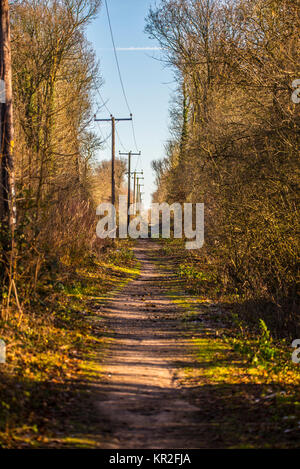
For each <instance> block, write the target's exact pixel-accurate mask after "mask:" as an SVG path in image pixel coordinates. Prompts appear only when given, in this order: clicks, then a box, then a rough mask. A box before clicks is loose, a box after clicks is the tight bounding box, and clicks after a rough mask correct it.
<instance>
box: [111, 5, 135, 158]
mask: <svg viewBox="0 0 300 469" xmlns="http://www.w3.org/2000/svg"><path fill="white" fill-rule="evenodd" d="M105 7H106V13H107V19H108V24H109V30H110V36H111V42H112V45H113V50H114V56H115V60H116V65H117V70H118V75H119V80H120V84H121V88H122V92H123V96H124V100H125V103H126V106H127V109H128V111H129V114H131V117H132V111H131V108H130V106H129V102H128V99H127V94H126V91H125V86H124V82H123V78H122V74H121V68H120V64H119V59H118V54H117V49H116V44H115V39H114V34H113V29H112V24H111V19H110V13H109V9H108V4H107V0H105ZM131 127H132V135H133V141H134V145H135V149H136V150H137V151H138V145H137V140H136V133H135V128H134V122H133V117H132V121H131Z"/></svg>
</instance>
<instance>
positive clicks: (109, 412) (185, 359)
mask: <svg viewBox="0 0 300 469" xmlns="http://www.w3.org/2000/svg"><path fill="white" fill-rule="evenodd" d="M155 249H158V246H156V245H155V244H154V243H153V242H149V241H140V242H139V243H138V244H137V247H136V249H135V255H136V257H137V259H138V260H139V261H140V263H141V274H140V276H139V278H138V279H137V280H135V281H132V282H131V283H129V284H128V285H127V287H126V288H125V289H124V290H123V292H121V293H120V294H119V295H118V297H117V298H116V299H114V300H112V301H111V302H110V303H109V304H107V305H106V306H105V307H104V309H103V310H102V314H103V316H104V319H105V321H106V324H107V325H108V327H109V329H110V330H113V332H114V334H113V338H114V339H113V341H112V343H111V345H110V348H109V352H108V355H107V356H106V359H105V361H104V364H103V371H104V379H103V381H102V383H101V385H100V394H99V400H97V403H96V407H97V410H98V412H99V419H100V421H101V427H102V428H101V429H99V430H100V432H99V433H100V434H101V435H102V437H101V440H102V439H103V440H102V441H101V446H102V447H103V448H115V449H122V448H123V449H124V448H130V449H131V448H154V449H158V448H159V449H166V448H199V447H205V446H206V445H205V442H204V441H200V442H199V436H200V434H201V433H202V434H203V431H202V432H201V426H202V424H201V418H200V415H199V408H198V407H196V406H195V405H193V404H191V402H190V401H191V399H189V396H188V389H181V388H180V386H179V384H178V383H179V381H177V379H176V376H177V375H178V373H180V370H181V369H182V366H184V365H186V366H193V361H194V358H193V356H192V353H191V344H190V343H189V338H188V337H186V334H184V333H183V323H182V321H181V320H180V318H179V311H178V309H177V308H176V306H175V305H174V304H173V303H172V302H171V301H170V300H169V299H168V298H167V297H166V296H165V295H164V292H165V291H166V289H167V281H168V277H167V276H166V274H165V273H164V272H161V271H159V269H158V268H157V266H156V265H155V264H154V263H153V261H151V258H150V256H149V253H150V252H151V253H152V252H153V250H155ZM202 430H203V429H202Z"/></svg>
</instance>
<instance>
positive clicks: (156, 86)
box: [88, 0, 174, 205]
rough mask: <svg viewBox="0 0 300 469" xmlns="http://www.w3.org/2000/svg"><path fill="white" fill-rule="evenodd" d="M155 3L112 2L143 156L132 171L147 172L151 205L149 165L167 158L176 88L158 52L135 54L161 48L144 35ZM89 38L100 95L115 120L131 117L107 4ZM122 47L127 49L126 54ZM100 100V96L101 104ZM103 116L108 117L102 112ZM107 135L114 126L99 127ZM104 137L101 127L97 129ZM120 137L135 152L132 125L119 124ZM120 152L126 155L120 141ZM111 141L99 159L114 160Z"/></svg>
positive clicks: (137, 0)
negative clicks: (170, 111) (96, 61)
mask: <svg viewBox="0 0 300 469" xmlns="http://www.w3.org/2000/svg"><path fill="white" fill-rule="evenodd" d="M153 3H154V1H153V0H108V8H109V11H110V17H111V23H112V28H113V32H114V38H115V43H116V46H117V48H118V49H120V50H118V58H119V64H120V68H121V73H122V77H123V82H124V86H125V90H126V94H127V98H128V102H129V105H130V108H131V110H132V113H133V116H134V124H135V131H136V140H137V144H138V146H139V150H141V152H142V157H141V159H139V158H138V157H133V166H134V167H133V169H135V167H136V165H137V170H138V171H140V170H141V169H143V170H144V176H145V181H144V183H145V187H144V191H145V195H144V202H145V204H146V205H149V203H150V202H151V193H152V192H153V191H154V190H155V185H154V175H153V173H152V170H151V166H150V163H151V161H152V160H153V159H157V158H161V157H163V156H164V143H165V141H166V140H167V138H168V122H169V117H168V107H169V100H170V95H171V93H172V89H173V88H174V79H173V75H172V71H171V70H170V69H169V68H166V67H165V65H164V64H163V63H162V62H161V61H159V60H155V59H154V58H153V57H156V58H159V57H160V55H161V52H160V51H159V50H136V49H138V48H157V47H158V44H157V43H156V42H155V41H153V40H150V39H148V36H147V35H146V34H145V33H144V28H145V17H146V15H147V13H148V10H149V7H150V5H151V4H153ZM88 39H89V41H90V42H91V43H92V44H93V47H94V49H95V51H96V54H97V57H98V59H99V60H100V68H101V74H102V77H103V79H104V85H103V86H102V88H101V94H102V96H103V98H104V99H105V101H106V100H107V101H108V102H107V106H108V108H109V109H110V110H111V111H112V113H113V114H114V116H115V117H128V114H129V112H128V109H127V106H126V103H125V100H124V98H123V94H122V89H121V85H120V82H119V78H118V72H117V67H116V63H115V58H114V54H113V48H112V43H111V38H110V32H109V25H108V21H107V16H106V10H105V5H104V1H103V5H102V8H101V11H100V13H99V15H98V18H97V19H96V20H95V21H94V22H93V24H91V25H90V26H89V28H88ZM123 49H124V50H123ZM100 103H101V100H100V98H99V104H100ZM97 117H99V118H106V117H109V115H108V112H107V111H106V110H105V109H103V110H102V111H101V112H99V113H98V114H97ZM100 128H101V133H102V135H103V136H108V135H109V134H110V129H111V127H110V124H109V123H107V124H101V127H100ZM97 129H98V132H99V134H100V130H99V127H97ZM118 133H119V136H120V139H121V141H122V144H123V145H124V147H125V149H126V150H128V151H129V150H132V151H136V148H135V145H134V141H133V137H132V129H131V125H130V122H120V123H118ZM116 142H117V143H116V153H117V154H118V153H119V150H120V151H124V148H123V147H122V146H121V144H120V142H119V141H118V139H117V141H116ZM110 143H111V142H110V139H108V141H107V144H106V145H105V148H104V149H103V150H102V151H100V152H99V154H98V159H99V161H101V160H103V159H108V158H110V155H111V153H110V152H111V150H110Z"/></svg>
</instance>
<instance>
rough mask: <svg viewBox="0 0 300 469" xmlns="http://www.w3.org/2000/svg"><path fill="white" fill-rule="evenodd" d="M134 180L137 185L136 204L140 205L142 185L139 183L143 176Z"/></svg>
mask: <svg viewBox="0 0 300 469" xmlns="http://www.w3.org/2000/svg"><path fill="white" fill-rule="evenodd" d="M136 179H137V182H136V184H137V199H136V201H137V203H138V204H140V203H141V187H142V186H143V185H144V184H141V183H140V181H141V180H142V179H144V176H141V177H137V178H136Z"/></svg>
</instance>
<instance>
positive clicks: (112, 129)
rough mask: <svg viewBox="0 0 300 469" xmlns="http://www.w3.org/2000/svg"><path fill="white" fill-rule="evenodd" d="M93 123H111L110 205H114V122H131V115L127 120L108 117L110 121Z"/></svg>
mask: <svg viewBox="0 0 300 469" xmlns="http://www.w3.org/2000/svg"><path fill="white" fill-rule="evenodd" d="M94 120H95V122H111V203H112V204H113V205H115V204H116V196H115V193H116V189H115V159H116V122H120V121H132V114H130V117H129V118H124V119H120V118H115V117H114V116H112V115H111V116H110V119H96V116H95V118H94Z"/></svg>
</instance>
